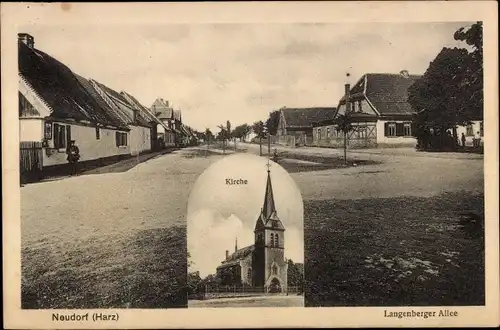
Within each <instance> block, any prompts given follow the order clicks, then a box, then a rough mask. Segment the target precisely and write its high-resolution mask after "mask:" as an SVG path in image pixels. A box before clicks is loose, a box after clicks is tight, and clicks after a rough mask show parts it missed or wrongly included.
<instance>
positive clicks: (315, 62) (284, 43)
mask: <svg viewBox="0 0 500 330" xmlns="http://www.w3.org/2000/svg"><path fill="white" fill-rule="evenodd" d="M470 24H471V23H467V22H447V23H411V24H410V23H342V24H340V23H339V24H312V23H311V24H298V23H297V24H163V25H158V24H155V25H140V26H137V25H134V26H131V25H128V26H126V25H123V26H117V25H110V26H105V25H70V26H56V25H50V26H48V25H45V26H39V25H31V26H26V27H24V28H23V29H21V32H27V33H30V34H31V35H32V36H33V37H34V38H35V48H37V49H39V50H42V51H44V52H46V53H48V54H49V55H51V56H53V57H55V58H56V59H58V60H59V61H61V62H63V63H64V64H66V65H67V66H68V67H70V68H71V69H72V70H73V71H74V72H76V73H78V74H80V75H82V76H84V77H87V78H93V79H95V80H97V81H99V82H101V83H104V84H106V85H108V86H109V87H111V88H113V89H115V90H117V91H122V90H123V91H126V92H129V93H130V94H132V95H133V96H135V97H136V98H137V99H138V100H139V101H140V102H141V103H143V104H144V105H146V106H148V107H150V106H151V105H152V103H153V102H154V100H155V99H156V98H157V97H161V98H163V99H165V100H169V101H170V103H171V104H172V105H173V107H174V108H176V109H181V110H182V117H183V122H184V123H185V124H187V125H189V126H191V127H193V128H195V129H197V130H200V131H204V130H205V129H206V128H210V129H211V130H212V131H213V132H217V131H218V129H217V128H216V127H217V126H218V125H220V124H224V123H225V122H226V120H229V121H231V124H232V126H233V127H235V126H237V125H240V124H243V123H248V124H252V123H253V122H255V121H257V120H263V121H265V120H266V119H267V117H268V115H269V112H271V111H273V110H276V109H279V108H281V107H283V106H286V107H312V106H336V105H337V103H338V100H339V99H340V97H341V95H342V93H343V90H344V87H343V86H344V84H345V83H346V82H349V83H351V84H354V83H356V81H357V80H358V79H359V78H360V77H361V76H362V75H363V74H364V73H398V72H400V71H401V70H408V71H409V72H410V74H423V73H424V72H425V70H426V69H427V67H428V66H429V63H430V61H432V60H433V59H434V58H435V56H436V55H437V54H438V53H439V52H440V50H441V49H442V48H443V47H455V46H458V47H464V46H465V45H464V44H463V43H462V42H458V41H455V40H454V39H453V33H454V32H455V31H456V30H457V29H458V28H460V27H462V26H468V25H470ZM346 73H349V74H350V77H349V78H347V76H346Z"/></svg>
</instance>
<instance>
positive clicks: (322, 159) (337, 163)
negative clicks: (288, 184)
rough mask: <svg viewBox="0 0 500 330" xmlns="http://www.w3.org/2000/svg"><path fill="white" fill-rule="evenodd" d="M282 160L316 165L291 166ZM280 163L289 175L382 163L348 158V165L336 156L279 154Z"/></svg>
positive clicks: (299, 164)
mask: <svg viewBox="0 0 500 330" xmlns="http://www.w3.org/2000/svg"><path fill="white" fill-rule="evenodd" d="M280 158H281V159H283V158H287V159H296V160H301V161H306V162H311V163H314V164H308V163H298V164H293V163H292V164H290V163H287V162H283V161H282V162H280ZM278 163H279V164H280V165H281V166H283V168H284V169H286V170H287V171H288V172H289V173H296V172H309V171H322V170H329V169H337V168H347V167H353V166H362V165H375V164H380V162H376V161H373V160H360V159H356V160H353V159H349V158H347V163H346V162H345V161H344V159H343V158H342V157H338V156H334V155H325V156H320V155H304V154H300V153H293V152H286V151H285V152H280V153H279V154H278Z"/></svg>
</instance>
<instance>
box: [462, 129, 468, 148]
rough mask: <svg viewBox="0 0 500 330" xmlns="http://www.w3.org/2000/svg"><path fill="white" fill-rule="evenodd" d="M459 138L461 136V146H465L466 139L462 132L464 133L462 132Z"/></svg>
mask: <svg viewBox="0 0 500 330" xmlns="http://www.w3.org/2000/svg"><path fill="white" fill-rule="evenodd" d="M460 138H461V140H462V148H465V142H466V140H467V139H466V138H465V134H464V133H462V136H461V137H460Z"/></svg>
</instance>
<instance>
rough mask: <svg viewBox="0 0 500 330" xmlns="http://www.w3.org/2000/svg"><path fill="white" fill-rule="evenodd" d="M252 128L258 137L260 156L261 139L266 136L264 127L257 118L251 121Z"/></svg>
mask: <svg viewBox="0 0 500 330" xmlns="http://www.w3.org/2000/svg"><path fill="white" fill-rule="evenodd" d="M252 130H253V132H254V133H255V134H256V135H257V137H258V138H259V146H260V155H261V156H262V139H263V138H264V137H265V136H266V127H265V125H264V123H263V122H262V121H261V120H259V121H256V122H255V123H253V125H252Z"/></svg>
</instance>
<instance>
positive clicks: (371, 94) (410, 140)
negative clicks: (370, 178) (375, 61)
mask: <svg viewBox="0 0 500 330" xmlns="http://www.w3.org/2000/svg"><path fill="white" fill-rule="evenodd" d="M420 77H421V76H419V75H410V74H408V72H407V71H402V72H401V73H399V74H378V73H367V74H365V75H363V76H362V77H361V79H359V81H358V82H357V83H356V84H355V85H354V86H353V87H352V88H350V89H349V102H348V104H349V115H350V117H351V118H352V125H353V129H352V130H351V131H350V132H349V133H348V145H349V146H350V147H360V148H371V147H377V146H378V147H382V146H412V147H413V146H415V145H416V143H417V141H416V139H415V137H414V136H413V134H412V118H413V115H414V111H413V110H412V108H411V106H410V104H409V103H408V88H409V87H410V86H411V85H412V84H413V83H414V82H415V80H416V79H418V78H420ZM337 108H338V110H337V113H336V115H335V118H337V117H338V116H339V115H344V114H345V113H346V98H345V96H344V97H342V98H341V99H340V101H339V105H338V107H337ZM343 139H344V135H343V133H342V132H340V131H338V130H337V125H336V124H335V120H334V119H331V120H323V121H318V122H316V123H315V124H314V145H316V146H325V147H340V146H343V145H344V140H343Z"/></svg>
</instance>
